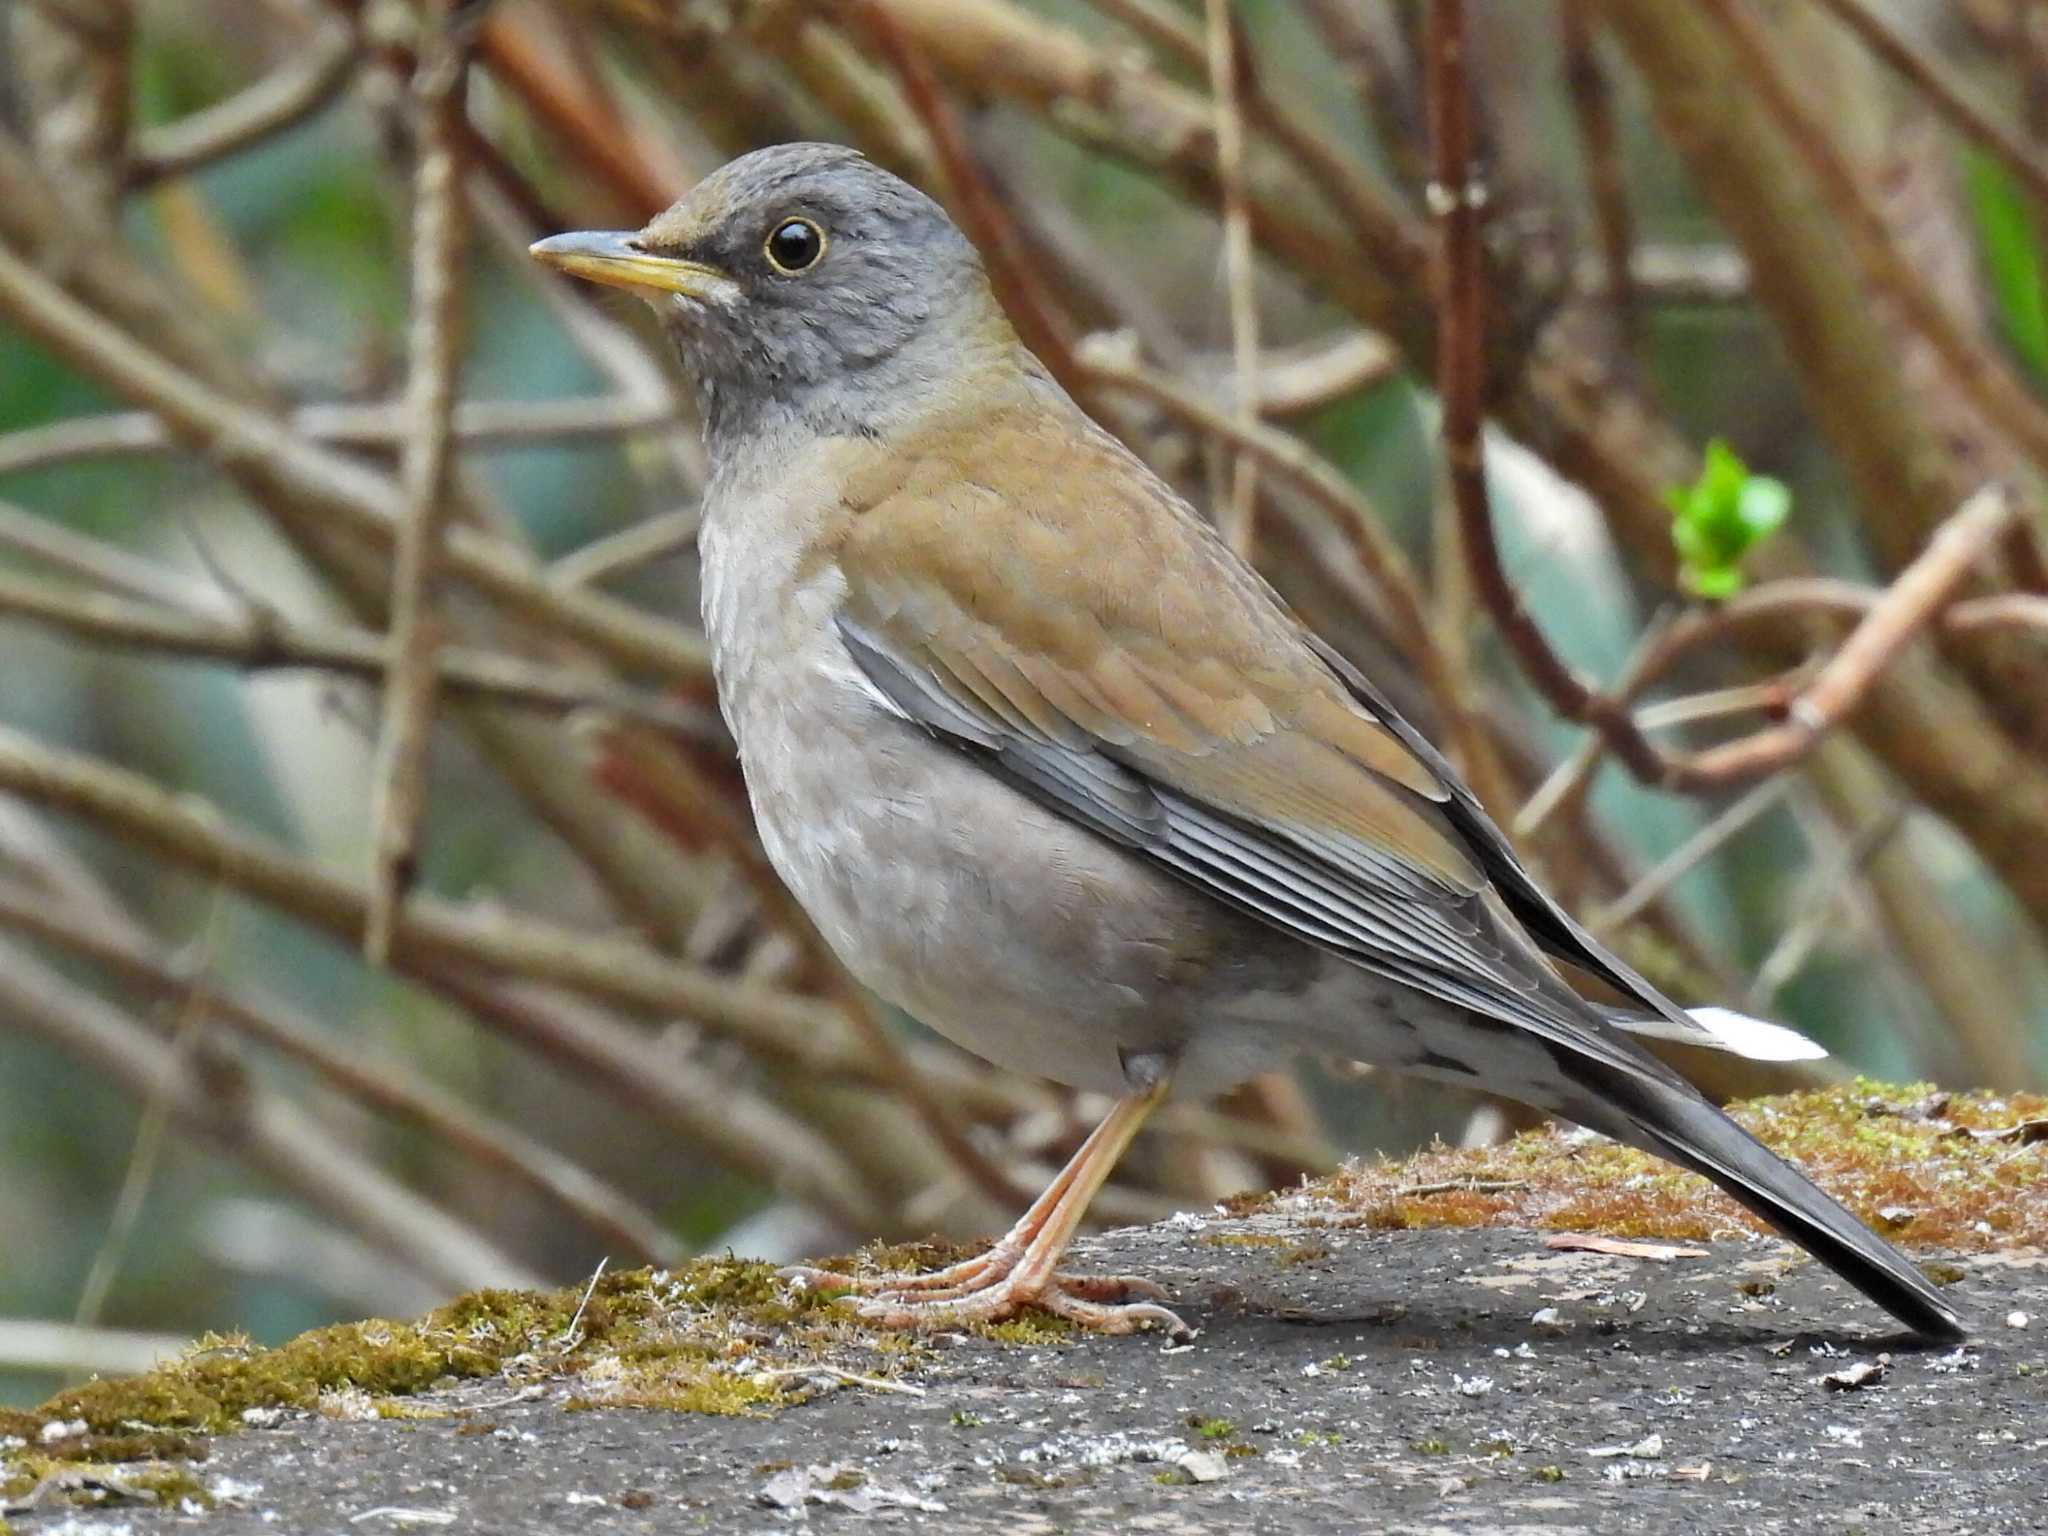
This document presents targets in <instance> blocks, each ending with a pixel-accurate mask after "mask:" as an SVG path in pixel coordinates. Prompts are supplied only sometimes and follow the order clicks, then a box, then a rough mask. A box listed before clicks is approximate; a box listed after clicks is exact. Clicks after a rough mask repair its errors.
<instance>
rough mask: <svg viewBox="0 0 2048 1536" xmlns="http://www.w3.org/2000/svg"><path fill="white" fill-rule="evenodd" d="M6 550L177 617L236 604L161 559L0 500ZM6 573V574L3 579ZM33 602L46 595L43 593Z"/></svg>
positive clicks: (0, 532)
mask: <svg viewBox="0 0 2048 1536" xmlns="http://www.w3.org/2000/svg"><path fill="white" fill-rule="evenodd" d="M0 550H4V551H7V552H9V553H12V554H15V555H21V556H24V557H26V558H27V559H28V560H29V561H31V562H32V563H34V564H39V565H47V566H50V567H52V568H53V569H55V570H59V571H62V572H64V574H65V575H67V576H73V577H77V578H79V579H80V580H83V581H86V582H89V583H91V584H92V585H93V586H94V587H96V588H98V589H100V590H102V591H105V592H114V593H122V594H125V595H127V596H130V597H137V598H141V599H142V600H143V601H144V602H146V603H149V604H151V605H153V606H155V607H157V608H159V609H168V610H170V611H171V612H174V613H180V614H190V613H204V614H221V613H227V612H229V611H231V610H232V606H233V605H232V601H231V599H230V598H229V597H228V596H227V594H226V593H224V592H222V591H221V589H220V587H219V585H218V584H217V583H211V582H203V581H199V580H197V579H196V578H194V577H190V576H187V575H185V574H183V573H182V572H180V571H175V570H173V569H171V568H170V567H169V566H167V565H163V564H161V563H159V562H158V561H155V560H144V559H141V558H138V557H137V556H135V555H131V554H129V553H128V551H126V550H125V549H118V548H116V547H115V546H114V545H112V544H109V543H107V542H106V541H105V540H104V539H95V538H91V537H89V536H88V535H86V534H82V533H74V532H72V531H71V530H70V529H69V528H66V527H65V526H64V525H63V524H61V523H58V522H55V521H53V520H52V519H50V518H47V517H38V516H37V515H36V514H35V513H33V512H31V511H29V510H28V509H27V508H25V507H17V506H15V505H14V504H13V503H12V502H6V501H0ZM4 577H5V572H4V571H0V579H4ZM29 595H30V596H31V598H32V599H35V598H41V597H43V596H45V595H46V593H45V591H44V590H43V589H42V588H41V587H40V586H38V588H37V589H36V590H35V591H33V592H32V593H30V594H29Z"/></svg>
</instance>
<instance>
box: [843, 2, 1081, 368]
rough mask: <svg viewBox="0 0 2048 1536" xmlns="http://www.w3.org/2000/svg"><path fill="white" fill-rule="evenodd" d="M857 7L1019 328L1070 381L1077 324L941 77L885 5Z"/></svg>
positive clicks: (1032, 346) (1039, 353)
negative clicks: (1038, 264) (1051, 287)
mask: <svg viewBox="0 0 2048 1536" xmlns="http://www.w3.org/2000/svg"><path fill="white" fill-rule="evenodd" d="M856 14H857V15H858V17H859V20H860V22H861V24H862V25H863V26H864V27H865V28H866V29H867V32H868V35H869V36H870V37H872V38H873V39H874V42H875V46H876V48H877V49H878V50H879V51H880V53H881V55H882V57H883V58H884V59H885V60H886V61H887V62H888V65H889V67H890V69H892V70H893V71H895V74H896V78H897V79H898V81H899V82H901V84H902V87H903V94H904V98H905V99H906V100H907V101H908V102H909V103H910V107H911V110H912V111H913V112H915V113H916V114H917V116H918V118H919V120H920V121H922V122H923V124H924V126H925V131H926V132H927V133H928V134H930V135H931V140H932V148H933V150H934V151H935V152H936V153H937V155H938V157H939V163H940V165H941V166H942V167H944V170H945V175H946V183H947V187H948V190H949V191H950V192H951V194H952V204H953V211H954V212H955V213H956V214H957V215H959V218H960V222H961V224H962V225H963V226H964V227H965V228H966V230H967V234H968V236H969V238H970V239H972V240H973V241H974V244H975V246H976V247H977V248H978V249H979V250H980V251H981V252H982V254H983V256H984V257H985V258H986V259H987V261H988V270H989V279H990V281H991V282H992V283H993V285H994V287H995V290H996V294H997V297H998V298H1000V299H1001V300H1002V304H1003V308H1004V309H1005V310H1006V311H1007V312H1008V313H1009V315H1010V318H1011V320H1012V321H1013V322H1014V323H1015V324H1016V327H1017V331H1018V334H1019V335H1020V336H1021V337H1022V338H1023V340H1024V344H1025V345H1026V346H1028V347H1029V348H1030V349H1031V350H1032V351H1033V352H1034V353H1036V354H1037V356H1038V358H1039V360H1040V361H1041V362H1043V363H1044V364H1045V366H1046V367H1047V368H1049V369H1050V370H1051V371H1052V374H1053V377H1054V378H1056V379H1058V380H1060V382H1061V383H1063V384H1067V385H1071V384H1072V383H1073V382H1074V377H1075V373H1074V364H1073V361H1072V359H1073V351H1074V338H1073V327H1072V325H1071V323H1070V322H1069V321H1068V320H1067V318H1066V317H1065V316H1064V315H1062V314H1061V313H1060V310H1059V306H1058V304H1057V303H1056V302H1055V301H1054V299H1053V297H1052V295H1051V294H1050V293H1048V292H1047V291H1046V288H1045V284H1044V282H1043V280H1042V279H1040V278H1039V276H1038V275H1037V273H1036V272H1035V271H1034V270H1033V262H1032V260H1031V257H1030V255H1029V253H1027V252H1026V251H1025V250H1024V247H1023V243H1022V241H1020V240H1019V239H1018V236H1017V229H1016V225H1015V224H1014V223H1013V222H1012V220H1011V218H1010V215H1009V212H1008V210H1006V209H1005V208H1004V206H1003V202H1002V199H1001V198H999V197H997V196H996V194H995V190H994V189H993V188H992V187H991V186H990V185H989V181H988V177H987V175H986V174H985V173H984V172H983V170H982V168H981V163H980V161H979V160H978V159H977V158H976V156H975V153H974V146H973V145H972V144H970V143H969V142H968V140H967V135H966V133H965V131H964V130H963V129H962V128H961V126H960V119H959V115H958V114H957V113H955V112H954V110H953V107H952V104H951V103H950V102H949V101H948V100H947V99H946V93H945V90H944V89H943V87H941V86H940V84H939V80H938V77H937V76H936V75H935V74H933V73H932V69H931V66H930V64H928V63H927V62H926V60H925V57H924V55H923V53H922V52H921V51H920V49H919V47H918V44H917V42H916V40H915V39H914V38H913V37H912V36H911V35H910V34H909V32H908V31H907V29H906V28H904V27H903V26H902V25H901V24H900V23H899V22H898V21H897V19H896V17H895V15H894V14H893V13H892V12H891V11H890V10H889V8H888V7H887V6H886V5H881V4H876V3H874V0H862V3H861V4H860V5H859V6H858V8H857V12H856Z"/></svg>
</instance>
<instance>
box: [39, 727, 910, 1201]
mask: <svg viewBox="0 0 2048 1536" xmlns="http://www.w3.org/2000/svg"><path fill="white" fill-rule="evenodd" d="M0 790H6V791H10V792H12V793H14V794H17V795H20V796H21V797H22V798H24V799H26V800H29V801H31V802H33V803H36V804H39V805H46V806H50V807H53V808H55V809H58V810H63V811H66V812H69V813H71V814H74V815H78V816H82V817H85V818H88V819H90V820H91V821H92V822H93V823H94V824H95V825H96V826H98V827H100V828H101V829H103V830H105V831H107V832H108V833H110V834H111V835H113V836H116V837H119V838H121V839H123V840H124V841H126V842H127V843H128V844H129V845H130V846H132V847H134V848H137V849H146V850H149V851H152V852H154V853H155V854H157V855H158V856H160V857H163V858H166V859H169V860H171V861H172V862H175V863H179V864H182V865H185V866H186V867H188V868H190V869H193V870H195V871H198V872H200V873H202V874H204V875H206V876H207V877H209V878H211V879H215V880H218V881H219V882H220V883H221V884H222V885H223V886H225V887H227V888H228V889H230V890H234V891H238V892H240V893H242V894H244V895H246V896H249V897H251V898H253V899H254V900H257V901H260V902H263V903H265V904H267V905H269V906H272V907H274V908H276V909H277V910H278V911H279V912H282V913H284V914H285V915H287V916H289V917H291V918H293V919H295V920H296V921H298V922H300V923H303V924H305V925H307V926H309V927H313V928H317V929H320V930H322V931H324V932H326V933H328V934H329V935H331V936H332V937H334V938H335V939H337V940H339V941H340V942H342V943H345V944H351V945H357V946H360V945H361V943H362V937H363V930H364V927H365V925H366V923H367V919H368V908H369V898H368V895H367V892H366V890H365V888H364V887H363V886H362V885H359V884H357V883H355V882H351V881H349V880H346V879H343V878H341V877H339V876H336V875H331V874H328V873H326V872H324V871H322V870H320V869H317V868H315V867H313V866H310V865H307V864H304V863H302V862H300V861H298V860H296V859H293V858H291V857H290V856H289V855H287V854H285V853H283V852H282V851H280V850H279V849H277V848H276V847H275V846H274V845H272V844H270V843H268V842H267V841H265V840H263V839H261V838H258V837H255V836H254V835H252V834H250V833H248V832H245V831H241V830H239V829H236V828H234V827H233V826H232V825H231V824H229V823H228V822H227V821H226V820H225V818H223V817H222V816H221V815H220V814H219V812H217V811H216V810H214V809H213V808H212V807H211V806H205V805H203V804H201V803H200V802H199V801H198V800H197V799H196V798H195V797H194V796H191V795H184V794H176V793H173V792H171V791H168V790H165V789H162V788H159V787H158V786H156V785H154V784H152V783H150V782H149V781H147V780H146V779H143V778H141V777H139V776H137V775H135V774H132V773H128V772H126V771H125V770H122V769H119V768H115V767H113V766H112V765H110V764H106V763H101V762H97V761H95V760H93V759H91V758H86V757H81V756H78V755H76V754H71V753H64V752H58V751H53V750H51V749H49V748H47V747H44V746H42V745H40V744H39V743H37V742H35V741H33V740H32V739H31V738H29V737H26V736H22V735H20V734H18V733H15V732H12V731H7V730H4V729H0ZM391 964H392V968H393V969H394V970H396V971H398V972H400V973H401V974H404V975H409V976H415V977H418V978H420V979H422V980H425V981H426V982H428V983H429V984H430V985H432V986H434V987H435V988H436V989H437V990H441V991H448V992H451V993H452V994H453V995H456V996H457V997H459V998H461V999H462V1000H463V1002H464V1004H465V1006H469V1007H483V1006H486V1005H488V1004H490V1002H491V1000H492V997H493V996H494V994H496V992H497V989H500V988H502V987H505V986H508V985H512V984H515V983H516V982H519V981H526V982H534V983H541V984H544V985H545V986H547V987H550V988H560V989H563V990H565V991H567V992H573V993H582V994H585V995H587V996H589V997H592V998H596V999H599V1000H602V1001H604V1002H608V1003H611V1004H613V1005H616V1006H618V1007H622V1008H625V1009H628V1010H631V1011H636V1012H644V1013H651V1014H655V1015H657V1016H670V1015H674V1016H681V1017H683V1018H686V1019H688V1020H690V1021H692V1022H693V1023H695V1024H696V1025H697V1026H698V1027H699V1028H701V1029H703V1030H704V1031H705V1032H706V1033H709V1034H713V1035H718V1036H721V1037H723V1038H727V1039H731V1040H734V1041H736V1042H738V1043H740V1044H742V1045H744V1046H745V1047H746V1048H747V1049H748V1050H749V1051H750V1052H752V1053H753V1054H755V1055H757V1056H759V1057H761V1058H762V1059H763V1060H764V1061H767V1062H769V1063H772V1064H776V1065H780V1066H786V1067H788V1068H790V1069H791V1070H794V1071H800V1072H801V1071H813V1070H816V1071H824V1070H828V1069H829V1070H832V1071H836V1072H857V1071H858V1070H859V1063H861V1062H862V1061H864V1060H865V1059H866V1057H865V1053H863V1052H859V1051H857V1050H856V1049H855V1048H854V1047H853V1046H852V1043H851V1041H850V1040H849V1038H848V1035H847V1030H846V1025H845V1021H844V1020H842V1019H841V1018H840V1017H839V1015H838V1014H837V1012H836V1011H835V1010H833V1009H831V1008H829V1007H826V1006H824V1005H822V1004H819V1003H816V1002H814V1001H811V1000H809V999H805V998H799V997H794V996H791V995H789V994H787V993H776V992H769V991H766V990H765V989H763V988H760V987H758V986H753V985H749V984H747V983H745V982H740V981H734V980H730V979H728V978H725V977H722V976H716V975H713V974H711V973H710V972H707V971H703V970H699V969H696V968H694V967H690V966H686V965H681V964H679V963H677V962H675V961H672V960H669V959H668V958H666V957H665V956H663V955H660V954H658V953H656V952H655V951H653V950H651V949H649V948H647V947H646V946H645V945H642V944H637V943H633V942H630V941H627V940H623V939H618V938H611V937H607V936H604V935H600V934H593V933H587V932H572V931H570V930H568V929H565V928H559V927H556V926H554V925H553V924H549V923H544V922H540V921H537V920H534V919H531V918H524V917H516V916H513V915H511V914H509V913H504V912H485V911H479V910H476V909H473V908H464V907H461V906H457V905H455V904H453V903H449V902H445V901H441V900H439V899H437V898H434V897H431V896H427V895H424V894H415V895H414V897H413V898H412V900H410V901H408V902H407V903H406V904H405V905H404V906H403V907H401V908H400V909H399V911H398V914H397V919H396V922H395V924H394V926H393V932H392V949H391ZM479 977H488V978H490V980H489V981H487V982H484V981H478V980H477V978H479ZM503 1006H505V1007H507V1008H509V1007H510V1006H511V1005H510V1004H509V1003H508V1004H504V1005H503ZM526 1028H527V1030H528V1033H529V1037H530V1036H532V1035H534V1034H538V1033H540V1032H541V1026H539V1025H537V1024H535V1023H533V1022H531V1018H530V1016H529V1022H528V1023H527V1026H526ZM589 1038H590V1036H589V1031H588V1030H586V1031H585V1039H586V1044H587V1042H588V1039H589ZM589 1048H590V1049H593V1050H595V1049H602V1050H605V1051H607V1052H608V1053H609V1054H608V1056H607V1058H606V1059H608V1060H613V1061H619V1060H621V1058H620V1057H619V1053H620V1052H621V1051H628V1052H629V1053H630V1062H631V1065H630V1067H625V1066H623V1065H622V1067H621V1070H620V1072H619V1073H618V1074H617V1077H616V1078H615V1080H617V1079H618V1078H623V1079H625V1080H630V1079H631V1078H632V1077H633V1076H634V1075H638V1076H641V1077H653V1076H656V1075H658V1073H659V1065H658V1056H657V1053H656V1052H655V1051H654V1050H653V1048H652V1046H651V1045H649V1046H647V1047H645V1048H643V1049H633V1048H631V1047H628V1046H626V1045H624V1044H622V1043H620V1037H619V1036H618V1033H617V1031H616V1030H615V1029H614V1030H608V1031H606V1032H605V1034H604V1037H603V1039H602V1040H600V1041H599V1044H598V1045H596V1046H590V1047H589ZM662 1091H663V1092H664V1093H666V1094H668V1095H669V1096H670V1098H671V1099H673V1097H674V1095H675V1094H677V1093H678V1092H681V1091H683V1085H680V1084H679V1083H674V1082H672V1083H667V1084H664V1085H662ZM689 1091H690V1092H691V1093H693V1094H695V1093H698V1092H700V1090H699V1089H698V1088H697V1087H694V1086H692V1087H691V1088H690V1089H689ZM701 1093H702V1095H704V1096H705V1097H706V1100H707V1102H706V1103H705V1104H704V1105H702V1106H699V1111H698V1113H699V1118H700V1120H701V1119H702V1116H703V1115H704V1114H707V1113H708V1114H710V1115H711V1117H712V1119H714V1120H715V1118H716V1111H715V1109H712V1108H711V1107H710V1106H712V1105H715V1104H716V1103H717V1101H718V1098H719V1094H718V1092H717V1090H716V1089H714V1088H711V1087H703V1088H702V1089H701ZM785 1121H786V1122H788V1124H790V1125H794V1124H796V1122H793V1121H788V1117H786V1116H784V1117H782V1120H781V1121H777V1122H776V1123H777V1124H782V1123H783V1122H785ZM811 1139H812V1138H810V1137H809V1136H808V1133H806V1135H805V1136H804V1137H803V1138H802V1142H803V1144H804V1145H808V1144H809V1142H810V1140H811ZM783 1141H784V1143H785V1144H787V1145H791V1146H794V1145H797V1143H795V1142H791V1141H790V1140H789V1137H787V1136H784V1137H783ZM749 1145H750V1146H752V1147H753V1148H754V1152H755V1155H757V1156H758V1157H760V1158H762V1159H764V1160H765V1161H766V1165H767V1166H770V1167H773V1168H775V1169H777V1170H778V1172H779V1173H780V1175H781V1178H782V1182H783V1187H785V1188H787V1189H789V1190H790V1192H791V1193H792V1194H794V1195H796V1196H798V1197H799V1198H803V1199H805V1200H807V1201H809V1202H811V1203H814V1204H816V1205H817V1206H818V1207H819V1208H820V1209H822V1210H825V1211H827V1212H829V1213H831V1214H832V1215H834V1216H835V1217H837V1218H839V1219H843V1220H845V1221H847V1222H848V1224H849V1225H850V1226H851V1227H852V1228H853V1229H855V1230H864V1229H865V1228H864V1227H863V1225H862V1223H863V1222H868V1223H869V1224H870V1225H871V1224H872V1223H871V1218H872V1215H873V1212H872V1201H871V1200H870V1199H869V1198H868V1196H867V1195H866V1194H865V1193H864V1192H863V1191H862V1190H861V1189H860V1188H859V1187H858V1186H857V1185H856V1184H854V1183H853V1182H852V1181H851V1179H850V1178H848V1177H847V1176H846V1175H845V1174H844V1172H843V1170H842V1169H841V1168H840V1166H839V1165H838V1164H836V1163H833V1162H831V1161H829V1160H820V1159H819V1158H818V1157H816V1156H811V1155H810V1154H806V1157H807V1159H808V1160H807V1161H788V1160H785V1159H784V1158H783V1157H782V1155H781V1154H780V1153H778V1152H777V1151H776V1148H775V1142H774V1140H773V1138H772V1137H771V1138H768V1139H766V1140H762V1139H760V1138H750V1140H749Z"/></svg>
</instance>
